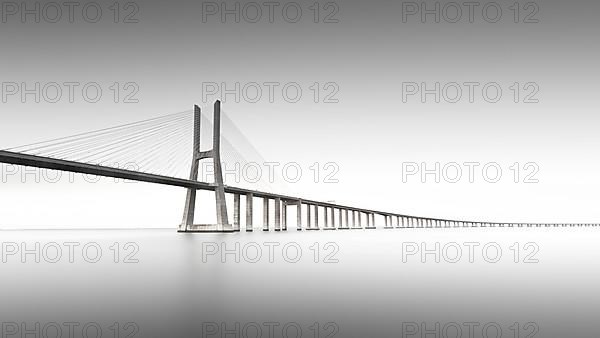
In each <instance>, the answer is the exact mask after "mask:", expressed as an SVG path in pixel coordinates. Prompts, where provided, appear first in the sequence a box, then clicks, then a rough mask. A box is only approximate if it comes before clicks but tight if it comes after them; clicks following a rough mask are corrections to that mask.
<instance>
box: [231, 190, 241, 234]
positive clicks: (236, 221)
mask: <svg viewBox="0 0 600 338" xmlns="http://www.w3.org/2000/svg"><path fill="white" fill-rule="evenodd" d="M233 230H234V231H240V194H233Z"/></svg>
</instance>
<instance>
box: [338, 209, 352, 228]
mask: <svg viewBox="0 0 600 338" xmlns="http://www.w3.org/2000/svg"><path fill="white" fill-rule="evenodd" d="M348 217H349V212H348V209H344V218H345V219H346V222H345V223H344V222H343V220H342V209H340V226H339V228H338V229H342V230H346V229H350V219H349V218H348Z"/></svg>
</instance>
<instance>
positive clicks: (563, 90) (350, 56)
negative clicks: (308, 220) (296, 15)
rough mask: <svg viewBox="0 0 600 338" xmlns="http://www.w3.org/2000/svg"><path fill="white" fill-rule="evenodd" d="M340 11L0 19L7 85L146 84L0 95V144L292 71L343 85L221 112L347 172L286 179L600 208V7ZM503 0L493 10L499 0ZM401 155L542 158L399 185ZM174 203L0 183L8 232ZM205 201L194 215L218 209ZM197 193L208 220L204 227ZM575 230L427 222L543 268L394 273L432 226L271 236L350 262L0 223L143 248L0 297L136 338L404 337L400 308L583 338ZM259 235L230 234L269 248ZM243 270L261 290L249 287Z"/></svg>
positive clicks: (555, 218) (584, 243)
mask: <svg viewBox="0 0 600 338" xmlns="http://www.w3.org/2000/svg"><path fill="white" fill-rule="evenodd" d="M29 3H31V2H29ZM323 3H324V2H322V4H323ZM337 3H338V4H339V7H340V12H339V14H338V15H337V18H338V19H339V20H340V22H339V23H335V24H323V23H320V24H315V23H313V22H312V17H311V15H312V13H310V12H308V11H306V7H307V6H308V4H303V8H304V9H305V12H304V14H303V19H302V20H301V21H300V22H299V23H297V24H288V23H284V22H282V20H281V18H280V17H279V18H278V20H277V22H276V23H273V24H271V23H266V22H261V23H256V24H249V23H244V22H242V23H231V22H230V23H225V24H223V23H221V22H220V21H219V20H218V19H217V18H215V17H211V18H210V19H209V22H207V23H203V22H202V19H201V17H202V5H201V2H196V1H169V2H163V3H159V2H150V1H143V2H138V4H139V6H140V13H139V14H138V15H137V17H138V18H139V20H140V22H139V23H136V24H122V23H121V24H115V23H113V22H112V21H111V19H112V18H111V15H112V13H110V12H108V11H105V13H104V14H103V19H102V20H101V22H99V23H97V24H87V23H81V22H80V23H75V24H69V23H64V22H63V23H57V24H49V23H39V24H35V23H26V24H22V23H19V22H14V18H13V22H8V23H2V24H0V45H2V46H3V48H2V53H1V56H0V60H2V62H1V63H0V70H1V71H0V74H1V78H2V81H14V82H28V83H33V82H65V81H78V82H90V81H94V82H98V83H101V84H102V85H103V87H104V88H106V87H107V86H108V85H110V84H111V83H113V82H121V83H124V82H128V81H132V82H136V83H138V84H139V86H140V93H139V94H138V96H137V97H138V98H139V99H140V102H139V103H137V104H115V103H112V102H110V100H109V99H106V98H105V99H103V100H102V101H101V102H99V103H97V104H88V103H83V102H81V100H79V102H78V103H75V104H69V103H66V102H64V101H61V103H57V104H48V103H40V104H36V103H31V102H29V103H26V104H22V103H20V102H17V101H15V100H12V101H11V102H9V103H0V112H1V118H2V120H1V121H2V122H1V123H0V148H6V147H10V146H16V145H22V144H26V143H30V142H33V141H39V140H46V139H49V138H53V137H60V136H65V135H68V134H75V133H77V132H82V131H87V130H94V129H99V128H103V127H108V126H112V125H116V124H121V123H127V122H131V121H136V120H140V119H143V118H148V117H154V116H159V115H164V114H167V113H173V112H177V111H182V110H185V109H189V108H191V106H192V105H193V104H194V103H200V104H201V103H202V102H201V101H202V86H201V83H202V82H203V81H208V82H227V83H228V84H230V85H231V84H233V83H235V82H241V83H245V82H265V81H280V82H298V83H300V84H302V87H303V88H305V89H306V88H307V87H308V86H310V85H311V84H312V83H314V82H320V83H325V82H329V81H332V82H336V83H337V84H338V85H339V87H340V92H339V94H338V95H337V97H338V98H339V100H340V102H339V103H337V104H324V103H314V102H311V99H310V97H309V96H308V92H305V96H304V97H303V99H302V100H301V101H300V102H299V103H296V104H290V103H286V102H283V101H282V100H281V99H280V98H278V99H277V100H276V102H275V103H269V102H267V101H266V100H264V99H263V100H261V101H260V102H259V103H256V104H250V103H243V102H241V103H239V104H238V103H235V102H226V103H225V105H224V106H225V109H226V110H227V112H228V115H229V116H230V118H231V119H232V120H234V121H235V122H236V124H237V126H238V127H239V128H240V129H241V130H243V132H244V133H245V135H246V136H247V137H248V138H249V139H250V140H251V141H252V143H253V145H254V146H255V147H256V148H257V149H258V150H259V151H260V152H261V153H262V155H263V156H264V158H265V159H267V160H269V161H280V162H286V161H296V162H299V163H301V164H303V166H304V167H308V166H310V165H311V164H312V163H314V162H320V163H325V162H330V161H331V162H336V163H338V164H339V166H340V173H339V175H338V178H339V179H340V182H339V183H337V184H322V183H319V184H311V183H310V182H306V181H303V183H299V184H295V185H292V189H293V190H294V191H295V192H296V193H297V194H298V195H300V196H306V197H310V198H316V199H323V200H335V201H337V202H340V203H347V204H351V205H356V206H363V207H370V208H376V209H382V210H390V211H396V212H404V213H407V214H417V215H427V216H431V217H447V218H470V219H480V220H495V221H531V222H598V221H599V220H600V211H599V210H600V209H598V208H597V205H598V202H599V197H598V194H597V191H598V188H599V187H600V179H599V178H598V177H599V176H598V170H597V168H598V166H599V160H598V158H599V156H598V154H597V152H598V146H599V142H600V138H599V137H598V135H597V133H596V131H597V125H598V119H599V118H598V116H597V112H598V109H597V92H598V89H599V88H598V87H599V85H598V81H597V79H598V75H600V74H599V72H600V71H599V68H598V63H597V59H598V47H597V46H598V45H599V43H598V42H599V41H598V39H599V38H598V37H599V36H600V34H599V33H600V23H599V21H598V18H597V17H598V14H600V3H599V2H597V1H562V2H560V1H536V3H538V4H539V6H540V13H539V14H538V15H537V18H539V19H540V22H539V23H536V24H522V23H520V24H515V23H513V22H512V17H511V15H512V13H510V12H507V11H505V12H504V14H503V18H502V20H501V21H500V22H498V23H496V24H490V23H485V22H482V20H481V17H480V16H478V17H476V23H473V24H470V23H466V22H465V21H464V20H463V21H461V22H460V23H456V24H449V23H445V22H443V21H442V22H441V23H439V24H435V23H427V24H422V23H421V22H419V21H418V19H417V18H416V17H411V18H410V21H409V23H402V12H401V10H402V7H401V2H400V1H364V2H358V1H337ZM428 3H430V4H431V3H432V2H428ZM442 3H445V2H442ZM501 3H502V7H503V8H504V9H506V7H507V6H508V5H509V3H512V1H507V2H501ZM524 3H525V2H521V4H524ZM107 6H108V4H103V7H104V8H106V7H107ZM79 21H81V20H79ZM403 81H413V82H422V81H423V82H430V83H431V82H436V81H439V82H465V81H479V82H492V81H493V82H498V83H500V84H502V86H503V88H506V87H507V86H509V85H511V84H512V83H513V82H520V83H525V82H529V81H532V82H536V83H538V84H539V86H540V92H539V94H538V95H537V97H538V98H539V99H540V103H538V104H522V103H519V104H515V103H512V102H511V101H510V100H509V99H507V98H508V95H507V94H508V93H506V92H505V96H504V99H503V100H502V101H501V102H499V103H496V104H488V103H484V102H482V100H479V101H478V103H475V104H469V103H465V101H461V102H460V103H457V104H447V103H440V104H435V103H428V104H422V103H420V102H418V101H417V100H415V99H412V100H411V101H409V103H402V100H401V99H402V86H401V83H402V82H403ZM405 161H408V162H422V161H423V162H428V163H433V162H436V161H440V162H465V161H479V162H484V163H485V162H498V163H500V164H502V166H503V168H506V167H508V166H510V165H512V163H513V162H517V161H518V162H521V163H525V162H536V163H538V164H539V166H540V173H539V174H538V176H537V177H538V178H539V179H540V183H538V184H514V183H512V182H511V180H510V179H509V178H507V179H502V181H501V182H500V183H498V184H489V183H484V182H481V180H479V183H475V184H469V183H460V184H448V183H440V184H435V183H427V184H422V183H420V182H418V181H417V180H412V181H410V183H406V184H405V183H402V180H401V164H402V162H405ZM184 193H185V192H184V191H183V190H181V189H177V188H163V187H156V186H149V185H145V184H133V185H123V184H120V185H116V184H112V183H110V182H108V183H105V184H95V185H90V184H36V183H33V182H28V183H26V184H22V183H20V182H18V180H16V181H11V182H10V183H7V184H2V185H1V186H0V205H2V207H1V208H0V226H1V227H2V228H19V229H20V228H40V227H41V228H47V227H53V228H71V227H75V228H92V227H94V228H95V227H101V228H106V227H108V228H114V227H119V228H127V227H155V228H171V229H173V230H174V226H175V224H177V223H178V222H179V220H180V217H181V211H182V207H183V205H182V204H183V200H184ZM204 198H205V199H202V200H200V201H199V204H200V205H204V203H212V202H211V201H210V196H204ZM209 205H210V207H208V208H203V210H202V212H201V213H200V215H199V216H200V217H208V219H210V217H214V216H212V212H213V209H212V204H209ZM569 230H570V229H559V230H555V229H544V230H542V229H531V230H527V229H514V230H501V231H500V230H498V231H492V232H485V231H478V232H475V233H473V234H470V233H467V232H463V231H451V232H437V231H436V232H431V234H432V236H433V238H435V239H433V238H431V239H430V240H431V241H434V240H444V241H457V242H464V241H468V240H475V241H483V242H485V241H492V240H496V241H500V242H502V243H508V244H507V246H508V245H510V243H512V242H514V241H520V242H523V243H524V242H528V241H538V243H539V244H540V246H541V248H542V253H543V255H542V258H543V259H542V260H541V263H540V264H537V265H535V266H534V267H533V268H531V267H530V266H522V265H517V266H515V265H510V264H508V265H502V266H495V265H494V266H490V265H484V266H483V267H482V266H479V265H477V264H467V265H464V264H463V265H461V266H459V268H455V265H448V264H446V265H436V264H425V265H422V264H413V265H409V266H406V265H404V266H400V267H398V265H395V262H398V260H399V257H398V254H397V250H398V245H399V244H398V243H400V242H401V241H407V240H411V241H417V242H419V241H422V240H424V238H425V237H424V236H425V234H429V233H430V232H427V231H421V232H414V233H410V234H406V233H400V232H399V233H395V234H392V233H390V232H385V233H380V234H378V235H374V234H373V233H371V234H370V235H366V233H365V232H357V233H356V235H352V234H343V235H340V234H337V235H336V234H327V235H324V234H322V233H319V236H315V235H312V234H311V235H307V234H301V235H300V236H301V237H296V236H292V235H295V232H294V233H288V234H287V235H286V234H280V235H277V236H283V235H285V236H283V238H281V237H278V238H274V239H273V240H275V241H281V242H287V241H292V240H298V241H302V243H313V242H315V241H319V242H322V243H324V242H326V241H336V243H338V244H339V245H340V247H341V248H342V249H343V250H344V251H342V253H341V255H342V262H341V263H340V264H338V265H335V266H334V267H329V266H317V267H315V266H314V265H311V264H306V265H304V266H302V265H299V266H296V265H294V266H290V265H284V266H281V265H277V264H258V265H251V264H246V265H243V266H242V269H238V266H237V265H236V266H235V268H230V267H229V266H227V265H219V264H216V265H214V266H203V265H201V266H200V267H197V266H196V265H197V264H198V262H197V260H196V259H197V254H198V253H197V252H196V251H195V250H197V249H198V245H199V243H197V242H201V241H204V240H208V239H206V238H200V237H198V236H183V237H177V236H176V234H174V233H171V232H170V230H169V231H163V230H157V231H162V232H157V234H156V235H155V234H154V233H145V234H141V235H140V234H138V233H137V232H133V233H129V232H125V233H124V234H123V235H122V236H123V237H122V238H121V237H120V236H121V235H119V234H118V233H110V232H109V233H103V232H100V233H96V232H89V233H87V232H70V233H66V234H64V233H46V232H41V233H37V232H32V233H29V232H2V233H0V236H1V237H2V241H3V242H7V241H16V242H21V241H26V242H29V243H31V242H35V241H42V242H50V241H58V242H62V241H66V240H68V238H76V239H77V240H80V241H86V240H88V239H89V240H97V241H105V242H103V243H106V246H108V245H110V243H112V242H114V241H116V240H115V238H121V239H122V240H120V239H119V241H121V242H125V241H138V243H140V247H141V249H142V251H141V257H142V263H140V264H138V265H136V266H135V267H134V268H129V267H123V266H119V265H110V264H107V265H100V266H98V265H96V266H89V265H77V264H75V265H69V264H67V265H60V266H59V265H49V264H41V265H28V264H26V265H22V264H13V265H10V264H4V265H3V266H2V269H3V270H4V271H5V272H6V274H5V273H4V272H3V276H4V277H3V278H2V281H1V282H0V286H2V290H3V291H2V293H1V294H2V301H1V302H2V303H3V304H9V306H8V307H6V306H4V305H3V306H2V311H0V315H2V317H3V318H6V320H7V321H31V320H32V319H33V320H39V321H51V320H56V321H63V320H64V321H70V320H80V321H92V320H96V321H102V322H105V323H112V322H114V321H121V322H125V321H136V322H139V324H140V326H141V329H142V333H143V334H142V336H149V337H151V336H157V337H158V336H162V337H166V336H174V337H175V336H182V337H189V336H192V335H198V331H197V329H198V323H201V321H203V320H207V319H206V318H209V320H211V321H222V320H227V321H228V322H232V321H233V322H235V321H239V322H244V321H246V322H247V321H259V322H262V321H276V320H279V321H283V322H287V321H294V320H295V321H300V322H302V323H312V322H314V321H320V322H327V321H337V322H339V325H340V328H341V330H342V331H341V333H340V335H339V336H344V337H346V336H348V337H352V336H356V337H391V336H398V335H399V334H398V331H397V327H396V325H397V324H398V323H400V322H401V321H404V320H407V321H417V322H421V321H426V322H428V323H431V322H436V321H441V322H444V321H458V322H461V321H483V322H488V321H496V322H501V323H502V326H503V327H507V326H509V325H511V324H512V323H513V322H515V321H518V322H527V321H535V322H537V323H538V324H539V325H540V328H541V331H540V334H538V335H537V336H538V337H595V336H597V335H598V331H599V330H598V328H597V320H596V319H595V317H594V314H595V313H597V310H598V304H599V302H598V299H597V297H596V293H595V285H597V283H598V281H599V280H598V274H597V273H596V272H595V270H596V269H595V268H594V263H595V262H596V261H597V258H598V257H599V256H598V252H597V250H596V249H595V248H596V246H595V245H594V243H595V242H594V240H595V239H597V238H598V235H596V234H595V231H587V230H578V231H576V232H574V233H571V232H569ZM592 230H593V229H592ZM434 231H435V230H434ZM82 233H83V234H85V235H82ZM258 235H263V234H262V233H260V234H259V233H257V234H253V235H251V236H254V237H241V238H237V239H236V238H231V237H227V238H225V239H222V240H223V241H227V242H228V243H230V244H231V243H233V242H234V241H236V240H242V241H250V240H256V241H258V242H262V241H267V240H268V239H267V237H260V238H259V237H257V236H258ZM242 236H243V235H242ZM265 236H275V235H274V234H268V235H266V234H265ZM307 236H312V237H307ZM320 236H323V237H320ZM404 236H408V239H407V237H404ZM255 237H256V238H255ZM211 240H214V238H212V237H211ZM219 240H221V238H219ZM428 240H429V239H428ZM182 242H184V243H183V244H182ZM309 245H310V244H306V245H305V246H304V247H307V246H309ZM186 246H189V247H188V248H187V249H186ZM182 248H183V249H182ZM188 259H189V260H188ZM186 264H190V265H194V266H186ZM309 276H310V277H309ZM263 277H264V278H263ZM199 281H202V282H199ZM244 281H250V282H251V283H252V287H251V288H250V290H251V292H250V293H247V292H245V290H246V289H245V288H244V287H243V283H244ZM198 283H200V284H198ZM449 283H450V284H449ZM225 287H227V289H225ZM234 288H235V290H236V291H235V292H233V291H231V292H228V291H226V290H233V289H234ZM206 289H208V290H210V291H209V292H206V291H205V290H206ZM199 290H202V291H199ZM241 290H242V291H241ZM223 300H225V301H223ZM342 308H343V309H344V311H342V310H340V309H342ZM232 309H235V310H232ZM73 317H75V318H73ZM273 317H275V318H273ZM398 318H400V319H398ZM563 323H564V324H563ZM108 325H110V324H108ZM108 325H105V326H108ZM306 326H308V324H307V325H303V328H304V327H306ZM505 336H506V335H505Z"/></svg>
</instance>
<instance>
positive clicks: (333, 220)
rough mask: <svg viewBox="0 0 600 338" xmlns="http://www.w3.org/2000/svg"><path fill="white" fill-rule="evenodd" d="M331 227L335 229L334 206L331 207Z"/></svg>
mask: <svg viewBox="0 0 600 338" xmlns="http://www.w3.org/2000/svg"><path fill="white" fill-rule="evenodd" d="M331 229H335V208H334V207H331Z"/></svg>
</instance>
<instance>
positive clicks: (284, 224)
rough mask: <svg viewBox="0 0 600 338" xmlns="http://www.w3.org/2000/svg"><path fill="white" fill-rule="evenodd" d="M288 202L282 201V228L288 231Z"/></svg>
mask: <svg viewBox="0 0 600 338" xmlns="http://www.w3.org/2000/svg"><path fill="white" fill-rule="evenodd" d="M287 206H288V205H287V202H286V201H282V205H281V208H282V209H281V230H283V231H287Z"/></svg>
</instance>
